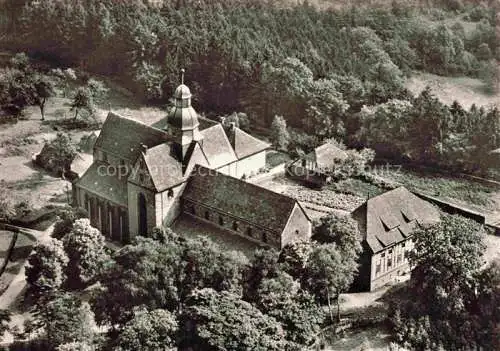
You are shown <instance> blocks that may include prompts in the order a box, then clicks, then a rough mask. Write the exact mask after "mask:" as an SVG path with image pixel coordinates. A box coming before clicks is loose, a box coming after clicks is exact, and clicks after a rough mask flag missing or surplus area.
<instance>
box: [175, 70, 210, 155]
mask: <svg viewBox="0 0 500 351" xmlns="http://www.w3.org/2000/svg"><path fill="white" fill-rule="evenodd" d="M181 72H182V79H181V85H179V86H178V87H177V89H175V92H174V99H175V105H174V107H172V110H171V111H170V114H169V116H168V120H167V123H168V130H169V131H170V133H171V134H172V136H173V137H174V139H175V141H176V143H177V144H179V145H180V146H181V147H182V157H183V158H184V156H185V155H186V152H187V149H188V148H189V145H191V143H192V142H201V141H202V139H203V136H202V135H201V133H200V130H199V125H200V123H199V122H198V113H197V112H196V111H195V109H194V108H193V107H192V106H191V91H190V90H189V88H188V87H187V86H186V85H184V69H182V70H181Z"/></svg>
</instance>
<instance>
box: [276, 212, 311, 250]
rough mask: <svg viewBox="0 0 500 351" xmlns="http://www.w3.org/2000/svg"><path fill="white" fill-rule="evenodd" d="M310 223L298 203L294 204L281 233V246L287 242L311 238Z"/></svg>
mask: <svg viewBox="0 0 500 351" xmlns="http://www.w3.org/2000/svg"><path fill="white" fill-rule="evenodd" d="M311 231H312V224H311V222H310V221H309V219H308V218H307V216H306V214H305V213H304V211H303V210H302V209H301V208H300V206H299V205H297V204H295V207H294V208H293V211H292V214H291V216H290V218H289V219H288V223H287V225H286V227H285V229H284V230H283V233H282V234H281V248H283V247H284V246H286V245H287V244H290V243H293V242H299V241H309V240H310V239H311Z"/></svg>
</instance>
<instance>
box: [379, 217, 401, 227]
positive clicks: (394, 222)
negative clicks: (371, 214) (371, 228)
mask: <svg viewBox="0 0 500 351" xmlns="http://www.w3.org/2000/svg"><path fill="white" fill-rule="evenodd" d="M380 220H381V221H382V224H383V225H384V228H385V230H386V231H389V230H391V229H394V228H396V227H397V226H398V225H399V224H400V223H399V221H398V219H397V218H396V217H394V216H393V215H392V214H389V213H386V214H382V215H380Z"/></svg>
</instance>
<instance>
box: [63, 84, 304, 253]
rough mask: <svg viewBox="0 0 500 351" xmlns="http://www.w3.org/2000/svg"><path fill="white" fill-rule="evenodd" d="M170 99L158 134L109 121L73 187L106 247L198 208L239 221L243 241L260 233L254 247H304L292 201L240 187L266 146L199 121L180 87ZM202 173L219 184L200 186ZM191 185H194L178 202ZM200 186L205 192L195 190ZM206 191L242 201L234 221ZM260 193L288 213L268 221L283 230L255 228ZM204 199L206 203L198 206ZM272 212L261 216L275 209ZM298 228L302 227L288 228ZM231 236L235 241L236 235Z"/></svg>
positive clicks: (260, 162) (113, 117)
mask: <svg viewBox="0 0 500 351" xmlns="http://www.w3.org/2000/svg"><path fill="white" fill-rule="evenodd" d="M174 98H175V106H174V107H173V108H172V110H171V111H170V113H169V115H168V118H166V120H164V121H160V125H161V127H153V126H148V125H146V124H143V123H140V122H138V121H135V120H132V119H128V118H124V117H121V116H119V115H117V114H115V113H112V112H110V113H109V114H108V116H107V118H106V121H105V122H104V124H103V127H102V130H101V132H100V134H99V137H98V138H97V140H96V142H95V144H94V149H93V164H92V165H91V166H90V167H89V169H88V170H87V171H86V172H85V173H84V174H83V175H82V177H81V178H79V179H77V180H76V181H74V183H73V197H74V203H75V205H76V206H80V207H82V208H84V209H86V210H87V212H88V214H89V217H90V221H91V224H92V225H93V226H95V227H96V228H98V229H99V230H100V231H101V232H102V233H103V234H104V235H105V236H107V237H109V238H110V239H111V240H116V241H120V242H125V243H127V242H130V240H131V239H132V237H133V236H135V235H146V234H147V233H148V232H150V231H151V230H152V229H153V228H154V227H160V226H164V227H168V226H170V225H171V224H172V223H173V222H174V221H175V219H176V218H177V217H178V216H179V215H180V214H181V212H182V211H184V212H185V211H186V206H187V205H186V204H187V203H189V204H192V205H189V206H191V207H189V209H193V208H194V207H193V205H194V204H196V206H203V208H207V209H210V210H211V211H214V213H220V216H222V214H223V215H224V216H226V217H227V218H229V217H231V218H233V220H232V222H235V219H236V218H237V221H238V223H246V227H245V228H248V227H249V224H250V223H251V224H252V225H253V227H252V228H254V229H245V230H246V231H245V233H246V234H248V235H249V236H250V237H251V233H254V231H255V235H257V234H256V233H257V232H259V235H260V236H259V237H258V238H257V241H259V242H261V243H264V244H268V245H271V246H275V247H278V248H280V247H281V246H282V243H285V242H289V241H290V240H292V238H291V237H292V236H293V237H296V238H303V239H308V238H309V237H310V235H311V223H310V220H309V218H308V217H307V215H306V214H305V212H304V211H303V209H302V208H300V206H298V203H296V201H295V200H292V199H291V198H288V197H287V196H284V195H281V194H277V193H274V195H269V193H268V192H269V190H265V189H262V188H260V187H256V186H255V185H250V184H247V183H245V181H244V180H242V178H246V177H248V176H250V175H251V174H255V173H257V172H258V171H259V170H260V169H262V168H264V167H265V166H266V151H267V150H268V149H269V148H270V145H269V144H267V143H265V142H263V141H261V140H259V139H257V138H255V137H253V136H251V135H250V134H248V133H246V132H244V131H243V130H241V129H239V128H237V127H236V126H231V128H230V129H229V130H226V129H225V128H224V127H223V126H222V125H221V124H220V123H217V122H215V121H211V120H208V119H205V118H202V117H200V116H198V114H197V113H196V111H195V110H194V108H193V107H192V105H191V92H190V90H189V88H188V87H187V86H186V85H184V84H181V85H180V86H179V87H178V88H177V89H176V90H175V93H174ZM155 125H158V123H157V124H155ZM207 169H208V170H214V171H217V172H216V173H217V174H220V175H221V176H219V177H207V178H206V179H202V178H201V177H202V176H201V175H200V174H199V173H200V170H207ZM190 178H193V181H192V182H191V186H188V192H187V193H186V195H185V196H184V197H183V193H184V191H185V188H186V184H190V182H189V180H190ZM226 178H227V180H225V181H224V179H226ZM199 183H200V184H204V187H199V186H198V187H196V186H195V185H194V184H199ZM222 183H223V184H224V185H225V186H223V187H222ZM256 188H258V189H256ZM208 189H210V191H211V192H212V194H211V195H210V196H214V195H215V194H217V192H224V196H225V198H226V200H227V201H229V200H230V199H236V198H244V199H245V201H246V202H244V203H240V204H239V205H238V208H237V212H235V213H232V212H231V208H230V207H231V206H229V205H228V202H227V201H222V200H220V198H219V200H218V201H217V202H216V203H215V202H214V200H215V198H213V199H210V198H209V196H208V195H207V191H208ZM245 192H252V193H253V194H245ZM261 193H262V194H267V195H268V196H267V198H268V200H269V201H272V202H270V204H271V203H273V204H278V205H279V204H281V203H286V204H288V205H289V206H288V207H286V206H285V207H286V209H285V210H284V211H280V212H276V215H277V216H278V217H279V218H273V220H276V221H277V223H280V224H279V225H280V226H281V224H284V225H283V226H281V227H280V228H278V227H276V226H274V225H272V226H271V225H270V226H266V225H264V224H262V223H256V222H255V218H254V217H255V216H254V214H255V211H256V209H257V208H259V206H263V205H264V204H263V202H264V201H260V202H258V203H257V202H256V201H257V199H258V197H257V196H256V195H260V194H261ZM232 195H234V196H232ZM247 195H248V196H247ZM250 195H252V196H250ZM201 198H203V199H205V200H203V201H198V200H199V199H201ZM263 199H264V197H263ZM183 201H184V203H185V204H184V207H183V204H182V202H183ZM270 204H269V205H267V207H266V208H271V207H273V206H272V205H270ZM233 205H234V203H233ZM200 208H201V207H200ZM257 212H259V211H258V210H257ZM263 217H265V216H262V218H261V219H262V220H263V219H264V218H263ZM214 218H215V217H214ZM217 218H218V217H217ZM266 220H267V221H269V219H266ZM296 221H299V222H300V223H296V224H293V223H295V222H296ZM288 222H290V223H292V225H291V226H290V227H287V225H286V224H287V223H288ZM217 223H220V222H217ZM266 223H267V222H266ZM292 227H293V228H292ZM234 228H235V227H233V229H234ZM239 228H240V229H241V228H243V224H242V225H241V227H239ZM258 228H260V229H258ZM285 229H286V230H285ZM292 229H293V230H292ZM259 230H260V231H259ZM290 231H291V232H290ZM234 232H235V234H238V233H239V231H238V230H237V229H236V230H234ZM263 233H264V234H263ZM266 233H269V234H266ZM276 233H277V234H276ZM240 234H241V233H240ZM267 235H269V240H268V238H267ZM274 235H279V236H280V237H279V238H277V237H275V236H274ZM281 235H283V239H282V238H281ZM254 239H255V238H254Z"/></svg>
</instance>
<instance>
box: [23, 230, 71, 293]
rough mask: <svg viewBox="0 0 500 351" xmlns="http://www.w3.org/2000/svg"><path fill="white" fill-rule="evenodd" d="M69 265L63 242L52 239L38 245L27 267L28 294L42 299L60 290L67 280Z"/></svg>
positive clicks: (29, 258)
mask: <svg viewBox="0 0 500 351" xmlns="http://www.w3.org/2000/svg"><path fill="white" fill-rule="evenodd" d="M67 264H68V256H67V255H66V252H64V247H63V244H62V242H61V241H59V240H57V239H51V240H50V241H48V242H43V243H38V244H36V245H35V247H34V248H33V251H32V253H31V254H30V256H29V257H28V266H27V267H26V281H27V283H28V284H29V286H28V290H27V293H28V294H29V295H32V296H34V297H40V296H42V295H44V294H48V293H50V292H52V291H56V290H58V289H59V288H60V287H61V285H62V283H63V282H64V280H65V269H66V265H67Z"/></svg>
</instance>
